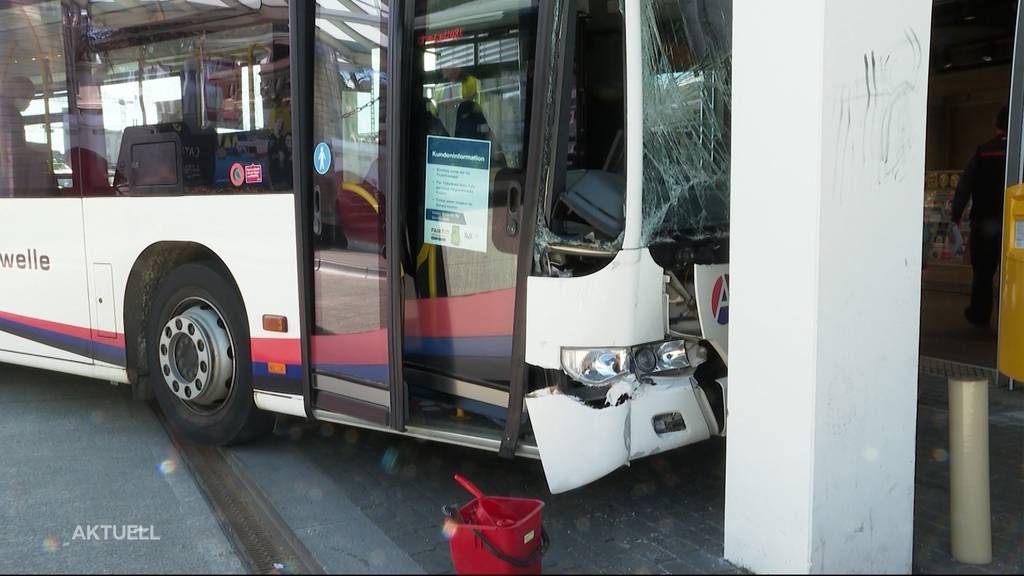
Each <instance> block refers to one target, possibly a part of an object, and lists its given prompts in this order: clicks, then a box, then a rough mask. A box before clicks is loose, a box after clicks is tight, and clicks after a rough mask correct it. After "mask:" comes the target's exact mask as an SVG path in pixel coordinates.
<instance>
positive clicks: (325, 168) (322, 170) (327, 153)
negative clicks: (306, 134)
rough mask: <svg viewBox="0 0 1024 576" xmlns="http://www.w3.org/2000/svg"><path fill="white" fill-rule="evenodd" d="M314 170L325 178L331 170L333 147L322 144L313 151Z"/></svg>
mask: <svg viewBox="0 0 1024 576" xmlns="http://www.w3.org/2000/svg"><path fill="white" fill-rule="evenodd" d="M313 168H314V169H315V170H316V172H317V174H320V175H321V176H323V175H324V174H327V172H329V171H330V169H331V147H330V146H328V145H327V143H326V142H321V143H319V144H317V145H316V148H314V149H313Z"/></svg>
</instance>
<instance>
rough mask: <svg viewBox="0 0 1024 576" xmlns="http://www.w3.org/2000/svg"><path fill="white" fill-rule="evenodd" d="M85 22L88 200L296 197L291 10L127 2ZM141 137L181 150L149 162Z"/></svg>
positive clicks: (81, 60) (100, 7)
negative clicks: (291, 194) (185, 196)
mask: <svg viewBox="0 0 1024 576" xmlns="http://www.w3.org/2000/svg"><path fill="white" fill-rule="evenodd" d="M79 26H80V30H79V37H82V38H88V41H86V42H82V43H80V44H78V45H77V49H78V54H76V56H75V58H74V61H75V62H76V63H77V66H76V70H75V74H74V76H75V78H76V80H77V82H76V86H75V87H74V88H75V90H74V92H75V97H76V99H77V100H76V101H77V104H78V109H79V116H80V128H81V130H80V131H79V132H80V133H79V136H78V140H77V141H76V143H75V147H76V151H77V152H78V154H77V158H78V163H79V166H80V167H81V168H82V170H81V171H82V175H81V178H80V180H81V182H82V187H83V191H84V193H85V195H87V196H101V195H180V194H191V195H210V194H254V193H266V192H291V190H292V174H291V172H292V168H291V165H292V154H291V141H292V138H291V99H290V91H291V85H290V68H289V46H288V38H289V36H288V16H287V10H283V9H282V8H280V7H274V6H266V5H264V3H256V6H255V7H251V6H250V5H247V4H243V3H232V4H231V5H230V6H228V5H224V4H221V5H217V6H214V5H205V4H197V3H194V2H188V1H186V0H166V1H164V2H159V3H156V2H145V3H138V2H128V1H125V0H115V1H112V2H102V3H97V2H93V3H89V4H88V6H87V7H86V8H83V9H82V17H81V18H80V25H79ZM158 135H159V136H158ZM140 138H141V140H140ZM126 142H127V143H129V144H131V145H126ZM140 142H144V143H146V144H147V145H148V144H156V143H158V142H164V143H165V144H170V143H174V144H175V145H176V146H177V148H176V149H175V153H173V154H166V155H150V154H148V153H142V156H141V157H140V158H141V160H140V159H137V158H136V157H135V156H136V155H137V154H139V153H141V152H138V151H137V149H136V146H137V144H139V143H140ZM141 150H146V149H145V148H143V149H141ZM172 175H174V176H175V178H176V180H174V179H173V178H171V176H172ZM172 180H174V181H173V182H172Z"/></svg>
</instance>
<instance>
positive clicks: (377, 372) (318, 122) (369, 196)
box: [306, 0, 393, 427]
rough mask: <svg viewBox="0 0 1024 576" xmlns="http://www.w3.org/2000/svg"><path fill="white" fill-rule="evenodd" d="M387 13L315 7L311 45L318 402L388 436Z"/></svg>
mask: <svg viewBox="0 0 1024 576" xmlns="http://www.w3.org/2000/svg"><path fill="white" fill-rule="evenodd" d="M387 4H388V3H387V2H383V1H374V0H371V1H365V2H358V3H356V2H317V3H316V6H315V15H310V16H313V17H314V18H315V20H314V23H313V24H314V26H315V40H314V46H313V53H312V55H311V59H312V79H311V81H312V92H313V95H312V100H313V107H312V134H311V136H312V146H311V150H310V152H311V153H312V164H311V168H312V180H311V181H310V188H311V190H310V191H308V193H309V194H310V198H311V200H310V201H311V202H312V210H311V217H312V248H313V274H312V284H313V286H312V292H313V302H312V304H313V313H312V321H313V326H312V330H311V342H310V358H311V360H312V368H313V373H314V377H313V398H312V403H313V405H314V407H315V408H317V409H321V410H326V411H329V412H333V413H340V414H346V415H350V416H354V417H357V418H359V419H360V420H364V421H368V422H372V423H375V424H378V425H380V426H385V427H386V426H391V425H393V421H392V392H391V383H392V378H391V370H390V368H389V364H390V355H389V344H388V341H389V337H390V329H389V324H390V312H389V304H388V302H389V299H388V294H389V290H388V276H389V275H388V267H387V260H386V248H385V246H386V241H385V233H386V230H387V229H386V226H385V224H386V221H387V218H386V209H387V205H388V194H387V190H386V187H385V186H384V184H383V183H384V182H385V178H384V174H385V166H386V154H385V149H384V146H385V134H384V127H385V125H386V124H385V122H386V118H385V111H386V96H385V91H384V83H385V81H386V80H385V79H386V73H385V71H386V68H387V64H388V50H387V30H388V6H387ZM306 9H310V10H312V9H314V8H313V7H312V6H309V7H308V8H306ZM307 22H309V19H307ZM307 69H308V68H307Z"/></svg>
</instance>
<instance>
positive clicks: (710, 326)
mask: <svg viewBox="0 0 1024 576" xmlns="http://www.w3.org/2000/svg"><path fill="white" fill-rule="evenodd" d="M730 35H731V2H730V1H729V0H644V1H639V0H627V1H625V2H622V3H620V2H617V1H611V2H606V1H603V0H568V1H559V0H415V1H409V2H394V1H386V0H318V1H317V2H315V3H314V2H295V1H292V2H288V1H287V0H215V1H209V0H204V1H199V0H159V1H152V2H137V1H134V0H107V1H104V2H94V1H92V2H87V1H84V0H3V1H0V362H5V363H11V364H20V365H25V366H32V367H37V368H44V369H49V370H56V371H62V372H66V373H70V374H78V375H84V376H88V377H93V378H101V379H107V380H111V381H115V382H119V383H124V384H130V385H131V386H132V388H133V393H134V395H135V396H136V397H137V398H139V399H151V398H155V399H156V400H157V402H158V403H159V405H160V407H161V409H162V410H163V412H164V413H165V414H166V416H167V418H168V420H169V421H170V423H171V424H172V425H173V426H174V427H175V428H176V429H178V430H180V431H181V432H183V433H184V434H186V435H188V436H189V437H191V438H192V439H194V440H196V441H198V442H204V443H211V444H229V443H237V442H242V441H246V440H249V439H253V438H256V437H257V436H259V435H260V434H261V433H263V432H265V431H267V430H268V428H269V427H270V426H271V425H272V422H273V415H274V413H282V414H289V415H292V416H297V417H303V418H312V419H319V420H324V421H331V422H337V423H342V424H345V425H351V426H359V427H364V428H370V429H374V430H380V431H386V432H392V433H398V434H406V435H409V436H414V437H419V438H426V439H431V440H436V441H441V442H448V443H454V444H460V445H465V446H472V447H477V448H481V449H487V450H492V451H495V452H499V453H500V454H501V455H502V456H505V457H513V456H515V455H520V456H526V457H535V458H540V459H541V460H542V461H543V465H544V469H545V473H546V475H547V477H548V482H549V486H550V488H551V490H552V491H553V492H560V491H564V490H568V489H571V488H574V487H576V486H579V485H582V484H585V483H587V482H590V481H593V480H595V479H597V478H599V477H601V476H603V475H605V474H607V473H609V472H611V471H612V470H614V469H616V468H617V467H619V466H622V465H624V464H627V463H628V462H629V461H630V460H631V459H636V458H640V457H643V456H646V455H650V454H653V453H656V452H659V451H664V450H668V449H672V448H676V447H680V446H683V445H686V444H690V443H694V442H698V441H701V440H704V439H707V438H709V437H710V436H713V435H720V434H724V432H725V392H726V380H725V376H726V370H725V366H726V361H727V357H728V356H727V354H728V348H727V347H728V342H727V325H728V264H727V257H728V177H729V149H728V142H729V116H730V114H729V101H730V90H729V86H730V79H731V67H730V52H731V44H730V43H731V40H730ZM0 379H2V368H0Z"/></svg>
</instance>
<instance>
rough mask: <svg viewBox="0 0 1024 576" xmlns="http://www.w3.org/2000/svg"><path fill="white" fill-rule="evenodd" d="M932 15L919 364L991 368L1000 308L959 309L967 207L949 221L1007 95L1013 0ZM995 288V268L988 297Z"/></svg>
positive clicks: (939, 6)
mask: <svg viewBox="0 0 1024 576" xmlns="http://www.w3.org/2000/svg"><path fill="white" fill-rule="evenodd" d="M932 17H933V24H932V49H931V74H930V82H929V94H928V133H927V148H926V160H925V169H926V174H925V190H924V194H925V210H924V224H925V226H924V230H925V232H924V246H923V256H924V268H923V276H922V295H921V296H922V298H921V300H922V303H921V355H922V356H923V357H924V358H925V360H926V362H925V363H927V361H928V360H932V359H936V360H941V361H945V362H954V363H957V364H968V365H972V366H977V367H980V368H984V369H987V370H993V369H995V367H996V360H997V358H996V356H997V338H998V310H996V311H994V312H993V314H992V316H991V319H990V321H989V322H988V324H987V325H985V324H984V323H983V322H975V323H972V322H971V321H969V319H968V318H967V317H966V315H965V310H966V309H967V308H968V307H969V305H970V301H971V300H970V294H971V286H972V266H971V263H972V245H973V243H972V241H971V235H972V232H973V231H972V230H971V229H970V228H971V226H970V209H971V207H970V206H968V208H967V212H965V214H964V216H963V217H962V220H961V225H960V227H959V234H957V231H955V230H954V229H952V228H951V227H950V224H951V220H952V218H953V200H954V197H955V194H956V190H957V187H958V186H959V185H960V180H961V176H962V175H963V173H964V170H965V168H966V167H967V166H968V164H969V162H970V160H971V158H972V156H974V154H975V152H976V150H977V149H978V147H979V146H980V145H982V144H984V143H986V142H991V141H992V140H993V139H994V138H996V137H997V127H996V124H997V116H998V115H999V112H1000V110H1001V109H1002V108H1003V107H1005V106H1007V104H1008V101H1009V94H1010V76H1011V70H1012V65H1013V45H1014V30H1015V24H1016V20H1017V0H935V2H934V8H933V14H932ZM997 286H998V274H997V275H996V278H995V279H994V281H993V288H992V289H993V294H994V295H997ZM996 297H997V296H996ZM975 320H977V319H975Z"/></svg>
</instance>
